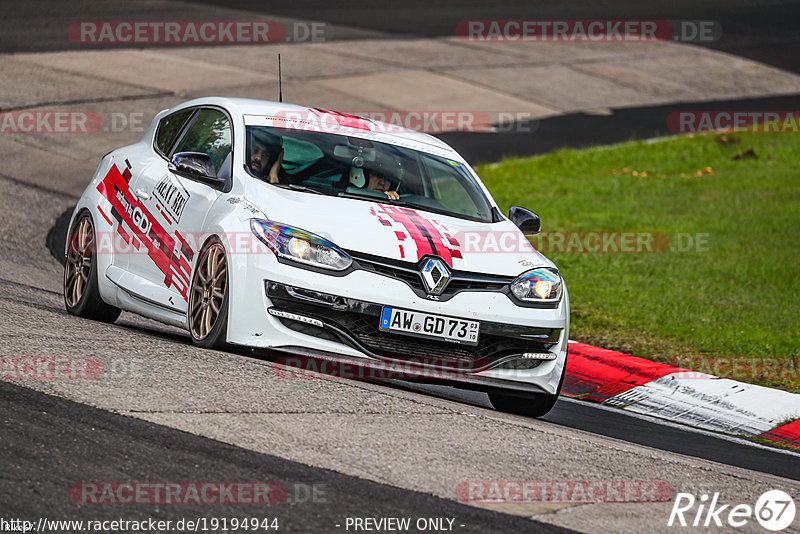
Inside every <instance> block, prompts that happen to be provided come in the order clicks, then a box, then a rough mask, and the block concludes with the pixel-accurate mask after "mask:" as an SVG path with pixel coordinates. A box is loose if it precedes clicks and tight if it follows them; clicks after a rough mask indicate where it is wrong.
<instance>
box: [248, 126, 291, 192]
mask: <svg viewBox="0 0 800 534" xmlns="http://www.w3.org/2000/svg"><path fill="white" fill-rule="evenodd" d="M282 163H283V148H281V145H280V140H275V139H273V138H272V136H268V135H265V134H259V133H258V132H253V134H252V135H251V137H250V170H251V171H252V172H253V174H255V175H256V176H258V177H259V178H263V179H265V180H267V181H268V182H269V183H272V184H277V183H279V182H280V181H281V179H282V178H285V177H286V172H285V171H284V170H283V166H282Z"/></svg>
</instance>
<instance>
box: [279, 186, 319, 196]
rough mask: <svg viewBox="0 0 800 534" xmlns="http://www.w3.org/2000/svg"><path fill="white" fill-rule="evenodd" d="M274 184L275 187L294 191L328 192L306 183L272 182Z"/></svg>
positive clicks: (317, 193)
mask: <svg viewBox="0 0 800 534" xmlns="http://www.w3.org/2000/svg"><path fill="white" fill-rule="evenodd" d="M272 185H274V186H275V187H280V188H281V189H291V190H292V191H303V192H304V193H314V194H316V195H327V194H328V193H325V192H323V191H320V190H319V189H315V188H313V187H308V186H306V185H300V184H272Z"/></svg>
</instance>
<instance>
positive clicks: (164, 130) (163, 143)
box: [156, 109, 194, 156]
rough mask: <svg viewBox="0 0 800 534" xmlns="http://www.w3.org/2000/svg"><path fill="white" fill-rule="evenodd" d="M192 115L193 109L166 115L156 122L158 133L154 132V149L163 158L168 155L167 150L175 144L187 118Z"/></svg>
mask: <svg viewBox="0 0 800 534" xmlns="http://www.w3.org/2000/svg"><path fill="white" fill-rule="evenodd" d="M192 113H194V110H193V109H186V110H183V111H179V112H177V113H173V114H172V115H167V116H166V117H164V118H163V119H161V120H160V121H159V122H158V131H157V132H156V148H157V149H158V151H159V152H161V153H162V154H163V155H165V156H166V155H168V154H169V149H170V147H171V146H172V143H174V142H175V139H176V138H177V137H178V134H179V133H181V129H182V128H183V125H184V124H185V123H186V121H187V120H188V119H189V117H191V116H192Z"/></svg>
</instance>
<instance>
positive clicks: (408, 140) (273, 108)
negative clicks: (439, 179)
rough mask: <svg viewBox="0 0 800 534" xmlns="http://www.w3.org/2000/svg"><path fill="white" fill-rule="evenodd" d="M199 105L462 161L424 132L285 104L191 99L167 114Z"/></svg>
mask: <svg viewBox="0 0 800 534" xmlns="http://www.w3.org/2000/svg"><path fill="white" fill-rule="evenodd" d="M201 105H205V106H219V107H222V108H224V109H226V110H228V112H229V113H231V115H234V116H237V118H239V117H241V118H242V119H243V120H246V121H248V123H249V119H250V118H252V117H261V118H267V117H276V116H278V117H280V116H284V117H286V116H288V117H304V118H309V117H310V118H313V120H314V121H316V122H318V123H321V124H340V125H342V127H343V128H344V129H345V130H348V131H350V132H352V133H355V134H356V135H358V134H359V133H369V134H370V137H373V138H378V140H381V141H385V142H388V143H394V144H399V145H404V146H410V147H411V148H415V147H414V145H415V144H417V143H418V144H420V145H422V146H419V147H416V148H419V149H420V150H430V148H431V147H435V148H437V149H438V151H444V152H447V153H449V154H448V155H450V156H453V157H456V158H458V159H462V158H461V156H459V154H458V153H457V152H456V151H455V150H453V148H452V147H450V146H449V145H448V144H447V143H445V142H444V141H441V140H439V139H437V138H436V137H434V136H432V135H429V134H426V133H421V132H417V131H414V130H409V129H407V128H403V127H401V126H397V125H394V124H389V123H386V122H382V121H377V120H373V119H370V118H363V117H357V116H355V115H350V114H346V113H340V112H337V111H333V110H324V109H320V108H310V107H306V106H299V105H296V104H288V103H285V102H273V101H270V100H257V99H253V98H228V97H218V96H215V97H205V98H197V99H194V100H190V101H188V102H184V103H182V104H180V105H179V106H176V107H174V108H172V109H170V111H175V110H177V109H180V108H184V107H192V106H201ZM351 127H352V128H351ZM342 133H344V132H342Z"/></svg>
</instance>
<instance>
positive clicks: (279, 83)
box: [278, 54, 283, 102]
mask: <svg viewBox="0 0 800 534" xmlns="http://www.w3.org/2000/svg"><path fill="white" fill-rule="evenodd" d="M278 102H283V83H282V82H281V55H280V54H278Z"/></svg>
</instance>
